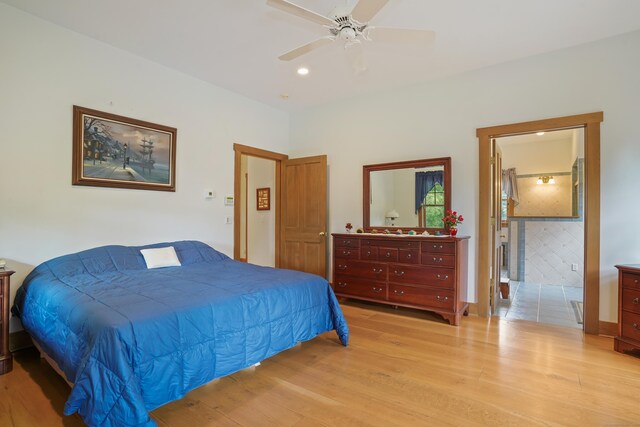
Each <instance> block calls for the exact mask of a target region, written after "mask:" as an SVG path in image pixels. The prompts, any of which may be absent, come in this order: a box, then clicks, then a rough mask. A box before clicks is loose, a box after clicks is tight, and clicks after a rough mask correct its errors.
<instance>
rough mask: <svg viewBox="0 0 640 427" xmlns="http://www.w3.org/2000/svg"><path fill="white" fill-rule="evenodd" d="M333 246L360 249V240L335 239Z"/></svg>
mask: <svg viewBox="0 0 640 427" xmlns="http://www.w3.org/2000/svg"><path fill="white" fill-rule="evenodd" d="M333 245H334V246H340V247H347V248H359V247H360V239H359V238H353V237H334V238H333Z"/></svg>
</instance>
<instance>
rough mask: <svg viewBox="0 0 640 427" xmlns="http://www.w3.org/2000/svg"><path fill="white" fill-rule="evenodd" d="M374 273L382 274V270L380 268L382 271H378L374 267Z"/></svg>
mask: <svg viewBox="0 0 640 427" xmlns="http://www.w3.org/2000/svg"><path fill="white" fill-rule="evenodd" d="M373 272H374V273H376V274H380V273H382V269H381V268H380V269H378V270H376V268H375V267H373Z"/></svg>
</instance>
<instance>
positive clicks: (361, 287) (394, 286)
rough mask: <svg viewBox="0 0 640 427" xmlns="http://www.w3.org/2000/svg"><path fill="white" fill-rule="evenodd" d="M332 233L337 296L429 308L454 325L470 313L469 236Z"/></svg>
mask: <svg viewBox="0 0 640 427" xmlns="http://www.w3.org/2000/svg"><path fill="white" fill-rule="evenodd" d="M332 236H333V283H332V286H333V289H334V292H335V294H336V295H337V296H338V297H347V298H353V299H359V300H366V301H375V302H379V303H383V304H389V305H393V306H402V307H411V308H417V309H422V310H428V311H432V312H435V313H438V314H439V315H441V316H442V317H443V318H444V319H445V320H447V321H448V322H449V323H450V324H452V325H459V324H460V318H461V316H462V315H463V314H464V315H466V314H467V313H468V307H469V305H468V303H467V302H465V298H466V295H467V276H468V272H467V264H468V246H469V237H466V236H459V237H449V236H446V237H434V236H420V235H418V236H409V235H401V236H395V235H388V234H339V233H334V234H332Z"/></svg>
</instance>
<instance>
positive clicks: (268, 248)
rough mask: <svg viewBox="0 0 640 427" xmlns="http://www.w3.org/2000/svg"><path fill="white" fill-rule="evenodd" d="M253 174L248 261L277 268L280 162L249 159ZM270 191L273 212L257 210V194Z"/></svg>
mask: <svg viewBox="0 0 640 427" xmlns="http://www.w3.org/2000/svg"><path fill="white" fill-rule="evenodd" d="M247 172H248V174H249V185H248V187H249V192H248V196H249V197H248V199H247V202H248V207H249V210H248V214H247V261H248V262H250V263H252V264H258V265H264V266H267V267H275V266H276V251H275V248H276V232H275V230H276V216H275V206H276V205H275V201H276V199H275V198H276V186H275V182H276V162H275V161H274V160H267V159H261V158H258V157H253V156H247ZM265 187H268V188H270V189H271V190H270V191H269V198H270V201H269V204H270V207H271V209H269V210H268V211H259V210H258V209H257V198H256V190H257V189H258V188H265Z"/></svg>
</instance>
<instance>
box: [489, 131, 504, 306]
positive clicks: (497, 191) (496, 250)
mask: <svg viewBox="0 0 640 427" xmlns="http://www.w3.org/2000/svg"><path fill="white" fill-rule="evenodd" d="M491 153H492V160H491V248H492V251H491V293H490V294H489V298H490V303H491V314H494V313H495V312H496V309H497V306H498V301H499V300H498V298H500V270H501V267H502V241H501V239H500V234H501V231H502V230H501V228H502V151H501V150H500V147H499V146H498V144H497V143H496V140H495V138H494V139H492V140H491Z"/></svg>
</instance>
